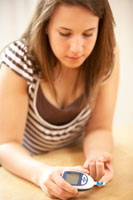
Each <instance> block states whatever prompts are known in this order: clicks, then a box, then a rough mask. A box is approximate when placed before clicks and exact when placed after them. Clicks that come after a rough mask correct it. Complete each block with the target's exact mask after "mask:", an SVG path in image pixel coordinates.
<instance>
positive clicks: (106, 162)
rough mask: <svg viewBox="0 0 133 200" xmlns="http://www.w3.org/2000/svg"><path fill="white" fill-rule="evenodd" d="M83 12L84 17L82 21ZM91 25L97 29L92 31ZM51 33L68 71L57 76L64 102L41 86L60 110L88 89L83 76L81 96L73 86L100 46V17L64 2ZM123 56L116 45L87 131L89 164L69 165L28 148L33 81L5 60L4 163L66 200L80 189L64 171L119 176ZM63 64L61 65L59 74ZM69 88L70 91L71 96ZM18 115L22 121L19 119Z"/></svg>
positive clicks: (0, 153) (1, 81)
mask: <svg viewBox="0 0 133 200" xmlns="http://www.w3.org/2000/svg"><path fill="white" fill-rule="evenodd" d="M77 16H80V18H78V20H77ZM82 22H84V23H82ZM59 27H63V29H62V28H59ZM64 28H65V29H64ZM66 28H67V30H66ZM92 28H93V29H92ZM68 29H69V30H68ZM88 29H91V30H89V31H86V30H88ZM46 32H47V34H48V37H49V40H50V45H51V48H52V50H53V52H54V53H55V55H56V57H57V58H58V60H59V64H60V66H61V71H62V72H61V74H60V75H59V76H58V77H57V79H56V80H55V88H56V89H57V95H58V98H59V103H58V104H57V102H56V101H55V99H54V98H53V96H52V94H51V91H50V89H49V87H48V84H47V83H46V82H44V81H42V82H41V87H42V89H43V91H45V96H46V97H47V99H48V100H49V101H50V102H51V103H52V104H54V105H55V106H57V107H58V108H62V107H65V106H67V105H69V103H71V102H73V101H74V100H75V99H76V98H77V97H78V96H79V95H81V93H82V91H83V90H82V89H83V88H82V84H81V83H82V76H81V79H80V82H79V86H80V87H79V90H78V91H76V93H75V95H72V88H70V85H73V84H74V81H75V79H76V75H77V71H78V67H79V66H80V65H81V64H82V63H83V62H84V61H85V59H86V58H87V57H88V56H89V55H90V53H91V51H92V50H93V48H94V45H95V43H96V38H97V32H98V18H97V17H96V16H94V15H93V13H91V12H90V11H88V10H87V9H85V8H83V7H76V6H66V5H59V6H58V7H57V8H56V9H55V11H54V13H53V16H52V17H51V20H50V23H49V25H48V27H47V30H46ZM62 34H63V35H62ZM64 34H65V35H66V34H67V36H64ZM68 34H69V35H68ZM84 34H87V35H89V36H85V35H84ZM118 60H119V59H118V50H117V49H116V58H115V66H114V70H113V73H112V74H111V76H110V78H109V79H108V81H107V82H106V83H105V84H104V85H103V86H101V88H100V90H99V94H98V97H97V101H96V106H95V109H94V112H93V116H92V118H91V121H90V123H89V124H88V127H87V130H86V137H85V139H84V153H85V156H86V160H85V163H84V165H83V167H82V166H75V167H67V168H66V167H60V166H58V167H51V166H48V165H46V164H45V163H41V162H39V161H37V160H35V159H34V158H33V157H31V155H30V154H29V152H28V151H27V150H26V149H24V147H23V146H22V140H23V133H24V127H25V123H26V116H27V111H28V94H27V82H26V81H25V80H24V79H23V78H22V77H20V76H19V75H17V74H16V73H14V72H13V71H12V70H11V69H9V68H8V67H6V66H5V65H4V64H3V65H2V67H1V70H0V113H2V115H0V162H1V163H2V165H3V166H4V167H5V168H6V169H8V170H9V171H10V172H12V173H14V174H16V175H18V176H20V177H22V178H24V179H27V180H28V181H31V182H33V183H35V184H36V185H38V186H40V187H41V189H42V190H43V191H44V192H45V193H46V194H47V195H48V196H49V197H51V198H55V197H56V198H59V199H63V200H66V199H69V198H71V197H74V196H76V195H77V194H78V191H77V190H76V189H75V188H74V187H72V186H71V185H69V184H68V183H66V182H65V181H64V180H63V179H62V177H61V174H62V172H63V170H66V169H70V170H77V171H82V172H85V173H89V174H90V175H91V176H92V177H93V178H94V179H95V180H103V181H105V182H106V183H107V182H109V181H110V180H111V179H112V176H113V170H112V165H111V158H112V134H111V129H112V128H111V127H112V120H113V113H114V107H115V100H116V93H117V85H118V71H119V62H118ZM58 67H59V66H58V65H57V66H56V70H55V75H56V73H57V72H58ZM7 80H8V81H7ZM68 82H69V83H70V85H68ZM9 86H10V87H9ZM65 91H68V93H67V94H65ZM9 110H10V115H9ZM14 110H17V112H14ZM19 113H21V115H20V114H19ZM18 119H19V120H20V121H21V123H17V122H18ZM10 155H14V156H13V157H11V156H10ZM101 158H102V159H101ZM64 188H65V189H64Z"/></svg>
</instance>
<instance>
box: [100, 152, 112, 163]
mask: <svg viewBox="0 0 133 200" xmlns="http://www.w3.org/2000/svg"><path fill="white" fill-rule="evenodd" d="M98 160H99V161H103V162H111V161H112V155H111V154H110V153H108V152H104V153H103V155H101V156H99V157H98Z"/></svg>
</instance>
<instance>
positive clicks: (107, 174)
mask: <svg viewBox="0 0 133 200" xmlns="http://www.w3.org/2000/svg"><path fill="white" fill-rule="evenodd" d="M105 166H106V168H107V169H106V170H105V175H104V176H103V177H102V178H101V179H100V180H99V182H105V184H106V183H108V182H110V181H111V180H112V179H113V168H112V166H111V165H110V164H109V163H106V164H105Z"/></svg>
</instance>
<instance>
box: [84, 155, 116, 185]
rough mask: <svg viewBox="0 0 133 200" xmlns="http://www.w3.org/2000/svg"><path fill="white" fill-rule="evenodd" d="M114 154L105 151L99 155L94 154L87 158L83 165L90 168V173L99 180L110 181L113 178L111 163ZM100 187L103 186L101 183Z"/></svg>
mask: <svg viewBox="0 0 133 200" xmlns="http://www.w3.org/2000/svg"><path fill="white" fill-rule="evenodd" d="M111 161H112V155H111V154H110V153H108V152H105V153H103V154H101V155H99V156H92V157H91V158H90V159H87V160H86V161H85V163H84V165H83V167H84V168H85V169H87V170H89V175H90V176H91V177H92V178H93V179H94V180H95V181H99V182H105V184H106V183H108V182H109V181H111V180H112V178H113V167H112V164H111ZM99 187H101V186H100V185H99Z"/></svg>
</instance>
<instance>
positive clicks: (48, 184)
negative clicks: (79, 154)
mask: <svg viewBox="0 0 133 200" xmlns="http://www.w3.org/2000/svg"><path fill="white" fill-rule="evenodd" d="M64 170H73V171H74V170H75V171H80V172H83V173H88V170H86V169H83V167H81V166H76V167H51V166H49V167H47V168H45V169H44V171H43V172H42V173H41V176H40V177H39V186H40V187H41V189H42V190H43V191H44V192H45V194H47V195H48V196H49V197H51V198H59V199H62V200H66V199H69V198H72V197H75V196H76V195H77V194H78V190H77V189H76V188H74V187H73V186H72V185H70V184H69V183H67V182H66V181H65V180H64V179H63V178H62V173H63V171H64Z"/></svg>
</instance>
